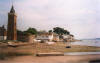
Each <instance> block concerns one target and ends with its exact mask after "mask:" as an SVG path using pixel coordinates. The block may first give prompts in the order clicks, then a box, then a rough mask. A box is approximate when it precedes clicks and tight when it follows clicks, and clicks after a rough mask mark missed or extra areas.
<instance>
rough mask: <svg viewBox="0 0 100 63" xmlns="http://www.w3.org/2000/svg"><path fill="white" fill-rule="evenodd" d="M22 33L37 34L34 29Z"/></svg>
mask: <svg viewBox="0 0 100 63" xmlns="http://www.w3.org/2000/svg"><path fill="white" fill-rule="evenodd" d="M24 33H29V34H37V30H36V29H35V28H29V29H27V30H26V31H25V32H24Z"/></svg>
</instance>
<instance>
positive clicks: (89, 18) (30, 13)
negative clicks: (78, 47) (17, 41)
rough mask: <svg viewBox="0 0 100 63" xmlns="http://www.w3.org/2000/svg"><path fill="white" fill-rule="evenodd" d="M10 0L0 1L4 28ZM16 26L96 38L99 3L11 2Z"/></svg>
mask: <svg viewBox="0 0 100 63" xmlns="http://www.w3.org/2000/svg"><path fill="white" fill-rule="evenodd" d="M11 5H12V3H11V0H0V26H2V25H3V24H4V25H7V18H8V17H7V16H8V15H7V14H8V12H9V11H10V9H11ZM14 7H15V10H16V13H17V16H18V18H17V26H18V29H20V30H26V29H27V28H29V27H34V28H37V29H38V30H49V29H52V28H53V27H58V26H59V27H62V28H65V29H67V30H69V31H70V32H71V34H73V35H75V37H76V38H98V37H99V38H100V28H99V27H100V0H14Z"/></svg>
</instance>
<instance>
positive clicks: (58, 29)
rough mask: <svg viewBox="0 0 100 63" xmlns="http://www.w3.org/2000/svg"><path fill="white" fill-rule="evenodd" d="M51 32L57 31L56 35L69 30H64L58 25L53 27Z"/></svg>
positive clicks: (67, 32)
mask: <svg viewBox="0 0 100 63" xmlns="http://www.w3.org/2000/svg"><path fill="white" fill-rule="evenodd" d="M53 32H54V33H57V34H58V35H63V34H70V32H69V31H67V30H64V28H60V27H55V28H53Z"/></svg>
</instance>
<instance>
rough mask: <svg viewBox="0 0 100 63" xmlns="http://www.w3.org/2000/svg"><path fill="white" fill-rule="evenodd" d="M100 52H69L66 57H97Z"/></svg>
mask: <svg viewBox="0 0 100 63" xmlns="http://www.w3.org/2000/svg"><path fill="white" fill-rule="evenodd" d="M97 54H100V52H67V53H64V55H97Z"/></svg>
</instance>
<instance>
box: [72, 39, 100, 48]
mask: <svg viewBox="0 0 100 63" xmlns="http://www.w3.org/2000/svg"><path fill="white" fill-rule="evenodd" d="M71 45H85V46H96V47H100V40H95V39H94V40H82V41H78V42H72V43H71Z"/></svg>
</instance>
